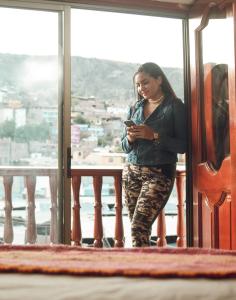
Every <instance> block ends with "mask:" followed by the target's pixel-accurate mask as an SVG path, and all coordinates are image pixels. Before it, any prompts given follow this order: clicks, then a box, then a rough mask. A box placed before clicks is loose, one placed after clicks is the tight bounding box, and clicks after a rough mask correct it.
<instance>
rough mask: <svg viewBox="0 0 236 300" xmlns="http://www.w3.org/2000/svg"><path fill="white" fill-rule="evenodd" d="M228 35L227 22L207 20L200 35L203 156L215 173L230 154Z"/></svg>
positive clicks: (228, 25) (230, 50) (229, 55)
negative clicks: (203, 129) (202, 85)
mask: <svg viewBox="0 0 236 300" xmlns="http://www.w3.org/2000/svg"><path fill="white" fill-rule="evenodd" d="M231 31H232V25H231V23H230V20H228V19H210V20H209V23H208V25H207V27H206V28H205V29H204V30H203V32H202V41H203V65H204V78H205V80H204V90H205V97H204V109H205V120H206V121H205V123H206V137H207V138H206V153H207V161H209V163H210V164H212V165H213V167H214V168H215V169H217V170H218V169H219V168H220V166H221V164H222V161H223V160H224V158H225V157H226V156H227V155H229V152H230V149H229V91H228V65H229V63H230V59H232V41H231V40H230V38H229V36H230V34H229V32H231ZM216 33H217V34H216ZM207 90H208V92H206V91H207Z"/></svg>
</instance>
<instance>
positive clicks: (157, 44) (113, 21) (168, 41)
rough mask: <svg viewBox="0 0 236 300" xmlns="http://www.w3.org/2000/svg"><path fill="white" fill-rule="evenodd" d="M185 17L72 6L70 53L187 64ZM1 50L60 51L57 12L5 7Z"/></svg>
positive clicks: (0, 15) (167, 64) (1, 20)
mask: <svg viewBox="0 0 236 300" xmlns="http://www.w3.org/2000/svg"><path fill="white" fill-rule="evenodd" d="M181 26H182V22H181V20H174V19H168V18H158V17H152V16H139V15H132V14H123V13H112V12H99V11H91V10H78V9H72V12H71V54H72V55H76V56H83V57H95V58H101V59H109V60H116V61H124V62H132V63H143V62H145V61H154V62H156V63H158V64H159V65H161V66H165V67H182V64H183V60H182V27H181ZM0 37H1V43H0V52H1V53H15V54H33V55H49V54H57V53H58V14H57V13H56V12H46V11H34V10H21V9H10V8H0Z"/></svg>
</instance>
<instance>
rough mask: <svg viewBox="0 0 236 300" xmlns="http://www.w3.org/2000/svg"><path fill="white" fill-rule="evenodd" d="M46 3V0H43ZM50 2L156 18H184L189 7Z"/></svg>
mask: <svg viewBox="0 0 236 300" xmlns="http://www.w3.org/2000/svg"><path fill="white" fill-rule="evenodd" d="M44 1H45V2H47V0H44ZM50 2H57V3H58V2H60V3H68V4H70V5H72V6H75V7H76V6H84V7H86V6H88V8H92V9H93V8H94V9H99V8H101V9H103V8H104V9H107V10H114V11H117V10H118V11H122V12H124V11H127V12H134V13H136V12H137V13H141V14H142V13H143V14H150V15H157V16H166V17H168V16H169V17H176V18H186V17H187V16H188V12H189V9H190V7H191V5H187V4H179V3H167V2H161V1H158V0H157V1H156V0H60V1H58V0H51V1H50Z"/></svg>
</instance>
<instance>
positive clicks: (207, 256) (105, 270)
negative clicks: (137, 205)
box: [0, 245, 236, 278]
mask: <svg viewBox="0 0 236 300" xmlns="http://www.w3.org/2000/svg"><path fill="white" fill-rule="evenodd" d="M0 272H2V273H3V272H21V273H45V274H70V275H95V276H98V275H101V276H133V277H135V276H146V277H159V278H166V277H168V278H170V277H172V278H173V277H182V278H194V277H205V278H233V277H234V278H236V251H224V250H207V249H198V248H185V249H180V248H154V247H153V248H133V249H91V248H79V247H74V246H64V245H57V246H56V245H54V246H10V245H1V246H0Z"/></svg>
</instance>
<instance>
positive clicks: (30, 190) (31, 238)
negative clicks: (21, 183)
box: [25, 175, 37, 244]
mask: <svg viewBox="0 0 236 300" xmlns="http://www.w3.org/2000/svg"><path fill="white" fill-rule="evenodd" d="M25 179H26V187H27V195H28V199H27V201H28V205H27V218H26V233H25V243H26V244H35V242H36V240H37V234H36V221H35V187H36V176H35V175H30V176H26V178H25Z"/></svg>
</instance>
